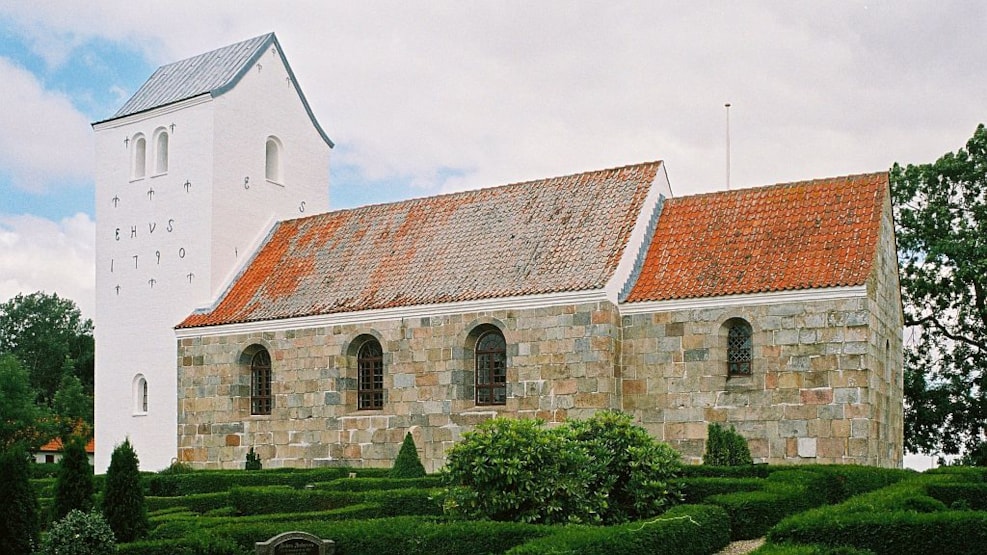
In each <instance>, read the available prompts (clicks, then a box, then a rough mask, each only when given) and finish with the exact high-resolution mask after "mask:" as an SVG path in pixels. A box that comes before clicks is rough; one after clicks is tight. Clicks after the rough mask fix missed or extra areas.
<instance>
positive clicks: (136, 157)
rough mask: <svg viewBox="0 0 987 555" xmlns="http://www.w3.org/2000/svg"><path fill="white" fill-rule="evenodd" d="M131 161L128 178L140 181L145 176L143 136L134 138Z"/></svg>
mask: <svg viewBox="0 0 987 555" xmlns="http://www.w3.org/2000/svg"><path fill="white" fill-rule="evenodd" d="M133 141H134V150H133V160H132V163H131V165H130V178H131V179H141V178H142V177H144V176H145V175H146V174H147V140H146V139H144V135H135V136H134V139H133Z"/></svg>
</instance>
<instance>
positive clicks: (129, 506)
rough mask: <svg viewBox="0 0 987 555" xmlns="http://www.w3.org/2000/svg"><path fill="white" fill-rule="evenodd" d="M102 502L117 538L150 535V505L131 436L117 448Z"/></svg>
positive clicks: (125, 539) (107, 475)
mask: <svg viewBox="0 0 987 555" xmlns="http://www.w3.org/2000/svg"><path fill="white" fill-rule="evenodd" d="M100 505H101V508H102V511H103V516H105V517H106V522H107V523H109V525H110V528H111V529H112V530H113V535H114V536H116V539H117V541H120V542H132V541H135V540H139V539H141V538H143V537H144V536H145V535H147V529H148V522H147V505H146V504H145V502H144V489H143V487H142V485H141V476H140V462H139V461H138V459H137V452H136V451H134V447H133V446H132V445H131V444H130V439H125V440H124V441H123V443H121V444H120V445H117V446H116V447H115V448H114V449H113V454H112V455H111V456H110V466H109V468H107V470H106V484H105V486H104V491H103V499H102V501H101V503H100Z"/></svg>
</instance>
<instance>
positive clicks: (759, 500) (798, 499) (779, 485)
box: [705, 470, 829, 540]
mask: <svg viewBox="0 0 987 555" xmlns="http://www.w3.org/2000/svg"><path fill="white" fill-rule="evenodd" d="M764 482H765V486H764V489H763V490H761V491H750V492H738V493H728V494H723V495H713V496H710V497H708V498H706V500H705V502H706V503H709V504H711V505H719V506H720V507H723V508H724V509H726V511H727V513H728V514H729V515H730V539H732V540H749V539H754V538H759V537H761V536H763V535H764V534H765V533H767V531H768V530H769V529H770V528H771V527H772V526H774V525H775V524H777V523H778V522H780V521H781V520H782V519H783V518H785V517H786V516H788V515H791V514H795V513H800V512H802V511H805V510H807V509H811V508H812V507H818V506H819V505H823V504H825V503H826V495H827V491H828V488H827V484H828V482H829V480H828V478H827V477H826V476H825V475H823V474H821V473H817V472H810V471H807V470H784V471H779V472H774V473H772V474H771V475H770V476H768V478H767V479H765V480H764Z"/></svg>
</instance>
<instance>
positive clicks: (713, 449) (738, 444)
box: [703, 423, 754, 466]
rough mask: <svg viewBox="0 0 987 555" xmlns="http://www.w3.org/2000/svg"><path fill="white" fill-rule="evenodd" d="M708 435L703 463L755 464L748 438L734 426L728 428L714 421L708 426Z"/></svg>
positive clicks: (720, 464) (717, 464) (724, 464)
mask: <svg viewBox="0 0 987 555" xmlns="http://www.w3.org/2000/svg"><path fill="white" fill-rule="evenodd" d="M707 435H708V437H707V439H706V453H705V454H703V464H708V465H710V466H743V465H748V464H754V459H752V458H751V450H750V447H748V446H747V440H746V439H744V436H742V435H740V434H738V433H737V431H736V430H734V429H733V427H731V428H730V429H729V430H728V429H726V428H724V427H723V426H720V425H719V424H717V423H713V424H710V425H709V426H708V427H707Z"/></svg>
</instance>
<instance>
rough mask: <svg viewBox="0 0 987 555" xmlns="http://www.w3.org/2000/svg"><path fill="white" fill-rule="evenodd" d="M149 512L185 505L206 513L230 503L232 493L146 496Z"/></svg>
mask: <svg viewBox="0 0 987 555" xmlns="http://www.w3.org/2000/svg"><path fill="white" fill-rule="evenodd" d="M144 500H145V501H146V502H147V510H148V512H156V511H162V510H165V509H173V508H175V507H184V508H186V509H189V510H190V511H194V512H197V513H199V514H202V513H206V512H209V511H212V510H215V509H219V508H221V507H228V506H229V505H230V494H229V493H227V492H225V491H224V492H217V493H197V494H190V495H183V496H181V497H145V498H144Z"/></svg>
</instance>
